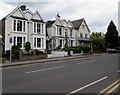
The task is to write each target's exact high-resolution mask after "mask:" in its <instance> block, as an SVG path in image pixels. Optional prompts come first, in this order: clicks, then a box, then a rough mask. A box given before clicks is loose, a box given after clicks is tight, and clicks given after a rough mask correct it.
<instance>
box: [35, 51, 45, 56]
mask: <svg viewBox="0 0 120 95" xmlns="http://www.w3.org/2000/svg"><path fill="white" fill-rule="evenodd" d="M35 51H36V55H45V53H44V52H43V51H39V50H35Z"/></svg>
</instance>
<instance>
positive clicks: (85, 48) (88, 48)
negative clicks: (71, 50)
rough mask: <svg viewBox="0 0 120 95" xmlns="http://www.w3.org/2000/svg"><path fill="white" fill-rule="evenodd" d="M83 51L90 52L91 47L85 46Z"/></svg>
mask: <svg viewBox="0 0 120 95" xmlns="http://www.w3.org/2000/svg"><path fill="white" fill-rule="evenodd" d="M81 49H82V51H83V53H89V52H90V47H86V46H83V47H81Z"/></svg>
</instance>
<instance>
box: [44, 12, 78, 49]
mask: <svg viewBox="0 0 120 95" xmlns="http://www.w3.org/2000/svg"><path fill="white" fill-rule="evenodd" d="M46 23H47V24H46V27H47V36H48V40H50V41H49V43H47V45H48V47H47V48H48V49H56V48H57V47H58V46H61V48H64V47H65V45H66V44H67V46H75V45H76V44H75V43H76V40H75V29H74V28H73V25H72V23H71V22H70V21H67V20H65V19H62V20H61V19H60V16H59V14H57V15H56V20H53V21H47V22H46Z"/></svg>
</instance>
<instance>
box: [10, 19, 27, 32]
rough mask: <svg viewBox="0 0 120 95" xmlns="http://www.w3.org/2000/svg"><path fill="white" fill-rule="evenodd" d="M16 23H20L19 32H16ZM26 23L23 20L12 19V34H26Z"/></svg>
mask: <svg viewBox="0 0 120 95" xmlns="http://www.w3.org/2000/svg"><path fill="white" fill-rule="evenodd" d="M18 21H22V23H21V24H22V27H21V31H20V30H18ZM26 28H27V27H26V21H25V20H21V19H13V21H12V30H13V32H23V33H24V32H26Z"/></svg>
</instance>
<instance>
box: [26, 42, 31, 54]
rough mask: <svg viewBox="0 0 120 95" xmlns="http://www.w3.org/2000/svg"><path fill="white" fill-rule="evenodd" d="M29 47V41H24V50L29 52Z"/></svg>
mask: <svg viewBox="0 0 120 95" xmlns="http://www.w3.org/2000/svg"><path fill="white" fill-rule="evenodd" d="M30 49H31V44H30V42H26V43H25V50H26V51H27V52H29V51H30Z"/></svg>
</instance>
